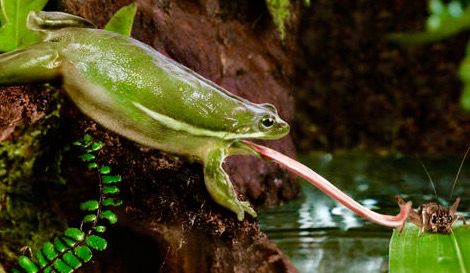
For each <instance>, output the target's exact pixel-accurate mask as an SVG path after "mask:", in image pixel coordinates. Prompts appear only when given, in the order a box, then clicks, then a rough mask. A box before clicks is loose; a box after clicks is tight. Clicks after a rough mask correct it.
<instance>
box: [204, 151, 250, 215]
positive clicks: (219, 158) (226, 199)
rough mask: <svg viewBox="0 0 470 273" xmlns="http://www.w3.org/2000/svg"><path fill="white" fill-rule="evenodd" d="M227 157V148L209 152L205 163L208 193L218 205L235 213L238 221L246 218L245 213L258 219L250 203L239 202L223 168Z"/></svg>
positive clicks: (205, 179)
mask: <svg viewBox="0 0 470 273" xmlns="http://www.w3.org/2000/svg"><path fill="white" fill-rule="evenodd" d="M227 155H228V151H227V150H226V149H225V148H217V149H214V150H212V151H210V152H209V154H208V156H207V158H206V160H205V161H204V181H205V184H206V188H207V191H208V192H209V194H210V195H211V197H212V199H213V200H214V201H215V202H216V203H218V204H219V205H221V206H223V207H225V208H227V209H229V210H231V211H233V212H235V213H236V214H237V218H238V220H240V221H242V220H243V219H244V218H245V212H246V213H248V214H250V215H251V216H253V217H256V216H257V215H256V212H255V210H254V209H253V208H252V207H251V206H250V203H249V202H246V201H240V200H238V198H237V193H236V192H235V189H234V188H233V185H232V182H231V181H230V178H229V177H228V175H227V174H226V173H225V171H224V169H223V168H222V163H223V161H224V159H225V157H226V156H227Z"/></svg>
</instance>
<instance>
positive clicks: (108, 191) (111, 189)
mask: <svg viewBox="0 0 470 273" xmlns="http://www.w3.org/2000/svg"><path fill="white" fill-rule="evenodd" d="M119 191H120V190H119V187H116V186H105V187H104V188H103V194H117V193H119Z"/></svg>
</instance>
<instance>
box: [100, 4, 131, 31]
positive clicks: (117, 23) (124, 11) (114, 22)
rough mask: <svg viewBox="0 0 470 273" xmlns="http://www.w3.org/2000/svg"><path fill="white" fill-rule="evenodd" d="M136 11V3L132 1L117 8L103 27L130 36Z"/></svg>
mask: <svg viewBox="0 0 470 273" xmlns="http://www.w3.org/2000/svg"><path fill="white" fill-rule="evenodd" d="M136 12H137V5H136V4H135V3H132V4H130V5H128V6H125V7H122V8H121V9H119V10H118V11H117V12H116V13H115V14H114V16H113V17H112V18H111V19H110V20H109V22H108V23H107V24H106V26H105V27H104V29H105V30H108V31H112V32H116V33H119V34H122V35H126V36H130V35H131V32H132V25H133V24H134V17H135V14H136Z"/></svg>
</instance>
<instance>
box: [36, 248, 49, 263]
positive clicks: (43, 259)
mask: <svg viewBox="0 0 470 273" xmlns="http://www.w3.org/2000/svg"><path fill="white" fill-rule="evenodd" d="M34 256H36V260H37V261H38V264H39V266H40V267H44V266H45V265H46V264H47V263H48V261H47V260H46V257H44V255H43V254H42V251H41V250H38V251H36V253H35V254H34Z"/></svg>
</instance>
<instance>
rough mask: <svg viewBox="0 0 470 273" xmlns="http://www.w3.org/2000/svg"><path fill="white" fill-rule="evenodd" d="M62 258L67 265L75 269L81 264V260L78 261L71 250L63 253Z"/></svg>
mask: <svg viewBox="0 0 470 273" xmlns="http://www.w3.org/2000/svg"><path fill="white" fill-rule="evenodd" d="M62 258H63V260H64V261H65V262H66V263H67V264H68V265H70V266H71V267H73V268H74V269H77V268H79V267H80V266H82V262H80V260H79V259H78V258H77V257H76V256H75V255H73V254H72V252H67V253H65V254H64V256H63V257H62Z"/></svg>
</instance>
